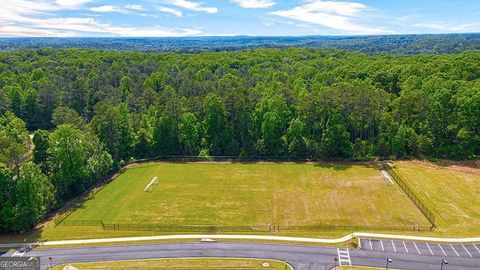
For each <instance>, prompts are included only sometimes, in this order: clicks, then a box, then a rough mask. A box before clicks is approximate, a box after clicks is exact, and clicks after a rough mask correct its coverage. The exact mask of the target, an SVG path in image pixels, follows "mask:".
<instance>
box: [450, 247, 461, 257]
mask: <svg viewBox="0 0 480 270" xmlns="http://www.w3.org/2000/svg"><path fill="white" fill-rule="evenodd" d="M450 247H451V248H452V249H453V251H455V254H457V257H460V254H458V252H457V251H456V250H455V249H454V248H453V246H452V245H451V244H450Z"/></svg>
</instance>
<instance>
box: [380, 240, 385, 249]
mask: <svg viewBox="0 0 480 270" xmlns="http://www.w3.org/2000/svg"><path fill="white" fill-rule="evenodd" d="M380 245H381V246H382V251H385V248H384V247H383V242H382V240H380Z"/></svg>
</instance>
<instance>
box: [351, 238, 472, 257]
mask: <svg viewBox="0 0 480 270" xmlns="http://www.w3.org/2000/svg"><path fill="white" fill-rule="evenodd" d="M360 243H361V249H362V250H368V251H381V252H386V253H403V254H407V253H408V254H419V255H424V256H429V255H430V256H436V257H439V256H440V257H446V258H447V257H456V258H458V257H461V258H480V243H476V244H445V243H426V242H413V241H398V240H380V239H360Z"/></svg>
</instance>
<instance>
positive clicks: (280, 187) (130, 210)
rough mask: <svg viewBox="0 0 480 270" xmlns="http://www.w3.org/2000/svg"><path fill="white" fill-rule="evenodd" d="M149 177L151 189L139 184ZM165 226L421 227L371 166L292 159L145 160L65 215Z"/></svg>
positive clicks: (423, 221)
mask: <svg viewBox="0 0 480 270" xmlns="http://www.w3.org/2000/svg"><path fill="white" fill-rule="evenodd" d="M153 177H158V179H159V184H158V186H157V187H156V189H155V190H154V191H153V192H151V193H150V192H145V191H144V188H145V186H146V185H147V184H148V183H149V182H150V181H151V179H152V178H153ZM95 219H101V220H103V221H104V222H105V223H156V224H165V225H237V226H244V225H262V226H263V225H280V226H282V225H297V226H301V225H321V224H331V225H363V226H366V225H374V226H377V225H378V226H412V225H421V226H428V225H429V223H428V221H427V220H426V219H425V218H424V217H423V215H422V214H421V213H420V211H419V210H417V209H416V207H415V206H414V205H413V203H412V202H411V201H410V200H409V199H408V197H407V196H405V194H404V193H403V192H402V190H401V189H400V188H399V187H398V186H397V185H394V186H391V185H387V183H386V181H385V180H384V178H383V176H382V175H381V172H380V171H379V169H378V168H373V167H369V166H364V165H325V164H323V165H318V164H293V163H255V164H239V163H149V164H141V165H136V166H135V167H134V168H131V169H128V170H127V171H126V172H125V173H123V174H121V175H120V176H119V177H118V178H117V179H115V180H114V181H113V182H112V183H110V184H109V185H107V186H106V187H104V188H103V189H102V190H101V191H99V192H98V193H97V194H95V195H94V196H93V197H92V198H90V199H88V200H86V201H85V202H84V204H83V205H82V206H81V207H80V208H79V209H77V210H76V211H75V212H74V213H72V214H71V215H70V216H69V217H68V218H67V220H95Z"/></svg>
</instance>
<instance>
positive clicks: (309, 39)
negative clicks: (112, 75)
mask: <svg viewBox="0 0 480 270" xmlns="http://www.w3.org/2000/svg"><path fill="white" fill-rule="evenodd" d="M259 47H262V48H284V47H312V48H326V49H340V50H348V51H359V52H363V53H367V54H375V53H385V54H447V53H458V52H463V51H469V50H479V49H480V34H445V35H389V36H304V37H250V36H235V37H182V38H0V51H12V50H19V49H40V48H54V49H56V48H89V49H101V50H118V51H134V52H178V53H199V52H206V51H235V50H244V49H249V48H259Z"/></svg>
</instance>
